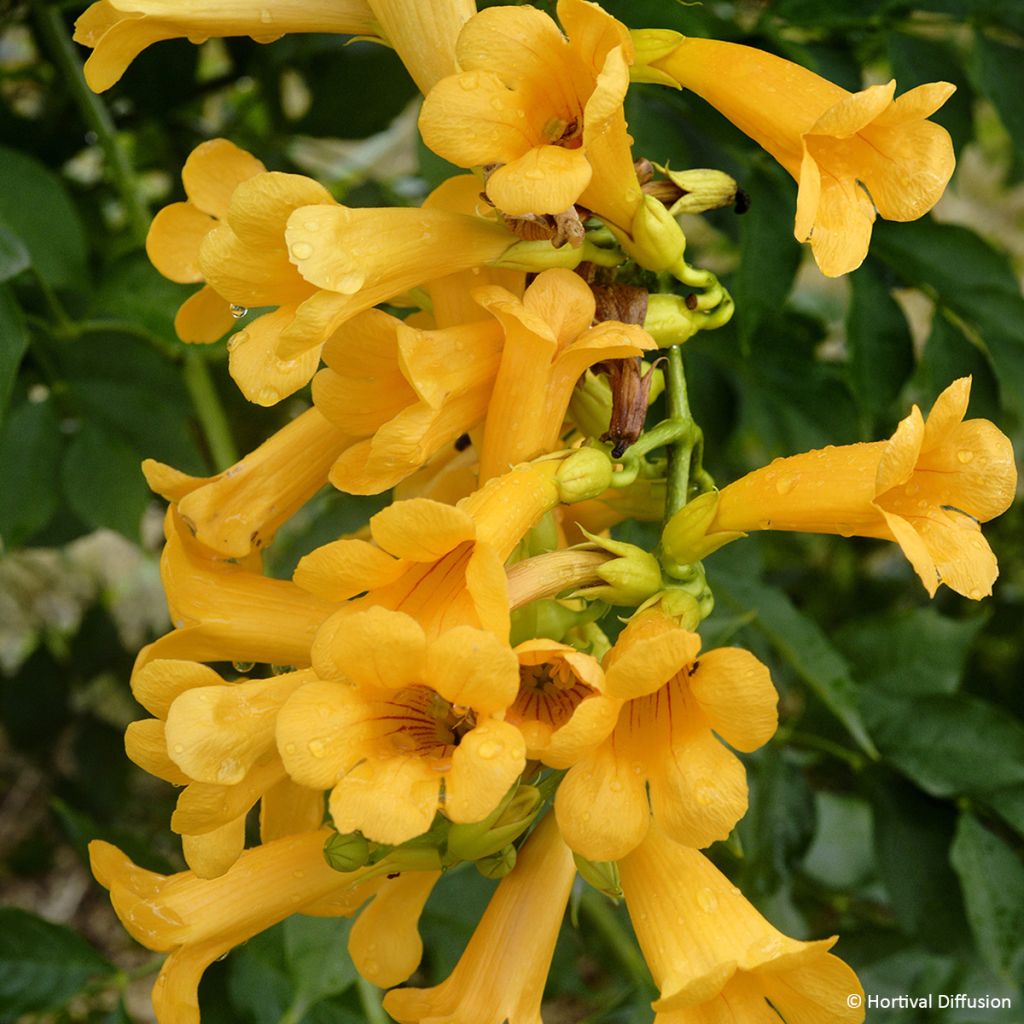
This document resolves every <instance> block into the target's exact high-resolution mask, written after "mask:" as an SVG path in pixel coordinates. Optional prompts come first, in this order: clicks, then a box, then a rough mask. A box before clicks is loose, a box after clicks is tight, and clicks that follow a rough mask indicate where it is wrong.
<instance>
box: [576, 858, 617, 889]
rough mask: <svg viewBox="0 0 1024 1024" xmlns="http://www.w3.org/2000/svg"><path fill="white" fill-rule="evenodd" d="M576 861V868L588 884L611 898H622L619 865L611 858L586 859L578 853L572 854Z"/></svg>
mask: <svg viewBox="0 0 1024 1024" xmlns="http://www.w3.org/2000/svg"><path fill="white" fill-rule="evenodd" d="M572 859H573V860H574V861H575V862H576V870H577V871H578V872H579V873H580V877H581V878H582V879H583V881H584V882H586V883H587V884H588V885H592V886H593V887H594V888H595V889H596V890H597V891H598V892H603V893H604V894H605V896H608V897H610V898H611V899H613V900H618V899H621V898H622V885H621V883H620V882H619V865H618V864H616V863H615V861H613V860H587V858H586V857H582V856H580V854H578V853H574V854H573V855H572Z"/></svg>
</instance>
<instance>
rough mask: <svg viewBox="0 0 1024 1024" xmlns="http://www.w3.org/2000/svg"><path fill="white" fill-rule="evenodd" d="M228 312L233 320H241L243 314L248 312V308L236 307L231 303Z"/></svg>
mask: <svg viewBox="0 0 1024 1024" xmlns="http://www.w3.org/2000/svg"><path fill="white" fill-rule="evenodd" d="M228 312H229V313H230V314H231V315H232V317H234V319H235V320H241V319H242V317H243V316H245V314H246V313H248V312H249V307H248V306H236V305H235V304H234V303H232V304H231V305H230V306H229V307H228Z"/></svg>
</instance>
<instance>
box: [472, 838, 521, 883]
mask: <svg viewBox="0 0 1024 1024" xmlns="http://www.w3.org/2000/svg"><path fill="white" fill-rule="evenodd" d="M515 866H516V848H515V847H514V846H505V847H503V848H502V849H500V850H499V851H498V852H497V853H492V854H490V855H489V856H487V857H481V858H480V859H479V860H477V861H476V869H477V871H479V872H480V874H481V875H483V876H484V878H504V877H505V876H506V875H507V874H508V873H509V872H510V871H511V870H512V869H513V868H514V867H515Z"/></svg>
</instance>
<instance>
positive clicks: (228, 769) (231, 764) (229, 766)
mask: <svg viewBox="0 0 1024 1024" xmlns="http://www.w3.org/2000/svg"><path fill="white" fill-rule="evenodd" d="M237 774H238V762H237V761H236V760H235V759H234V758H233V757H228V758H225V759H224V760H223V761H221V763H220V764H219V765H218V766H217V781H218V782H220V783H226V782H227V781H228V780H229V779H232V778H234V777H235V776H236V775H237Z"/></svg>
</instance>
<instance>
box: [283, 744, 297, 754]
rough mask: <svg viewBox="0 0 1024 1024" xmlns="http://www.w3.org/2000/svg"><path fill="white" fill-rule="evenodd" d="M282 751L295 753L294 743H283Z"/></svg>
mask: <svg viewBox="0 0 1024 1024" xmlns="http://www.w3.org/2000/svg"><path fill="white" fill-rule="evenodd" d="M284 752H285V753H286V754H294V753H295V744H294V743H286V744H285V745H284Z"/></svg>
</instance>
